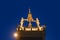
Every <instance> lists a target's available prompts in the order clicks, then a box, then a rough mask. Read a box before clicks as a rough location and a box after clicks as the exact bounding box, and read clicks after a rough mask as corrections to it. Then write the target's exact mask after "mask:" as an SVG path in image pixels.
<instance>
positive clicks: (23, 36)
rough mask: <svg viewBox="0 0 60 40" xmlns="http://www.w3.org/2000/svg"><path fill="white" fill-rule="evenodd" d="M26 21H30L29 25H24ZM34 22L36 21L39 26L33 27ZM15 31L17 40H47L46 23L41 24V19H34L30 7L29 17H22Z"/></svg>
mask: <svg viewBox="0 0 60 40" xmlns="http://www.w3.org/2000/svg"><path fill="white" fill-rule="evenodd" d="M24 21H27V22H29V23H28V26H27V27H24V25H23V24H24ZM32 22H36V24H37V27H32V24H31V23H32ZM16 29H17V31H16V33H15V35H14V36H15V37H16V40H45V29H46V26H45V25H42V26H41V25H40V22H39V19H38V18H36V20H34V19H33V17H32V14H31V11H30V9H29V13H28V17H27V19H24V18H23V17H22V18H21V21H20V25H18V27H17V28H16Z"/></svg>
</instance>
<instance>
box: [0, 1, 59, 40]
mask: <svg viewBox="0 0 60 40" xmlns="http://www.w3.org/2000/svg"><path fill="white" fill-rule="evenodd" d="M28 8H30V9H31V12H32V15H33V18H36V17H38V18H39V20H40V22H41V25H43V24H46V26H47V28H46V40H60V1H59V0H0V40H15V38H14V37H13V33H14V32H15V31H16V27H17V25H18V24H19V21H20V19H21V17H24V18H26V17H27V14H28Z"/></svg>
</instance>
